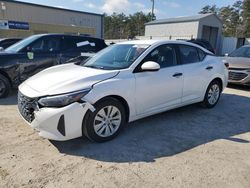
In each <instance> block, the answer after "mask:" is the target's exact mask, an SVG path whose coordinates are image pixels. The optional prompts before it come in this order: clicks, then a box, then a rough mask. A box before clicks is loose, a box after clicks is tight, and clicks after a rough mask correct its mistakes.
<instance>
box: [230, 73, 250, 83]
mask: <svg viewBox="0 0 250 188" xmlns="http://www.w3.org/2000/svg"><path fill="white" fill-rule="evenodd" d="M247 76H248V74H246V73H242V72H232V71H229V80H235V81H240V80H243V79H245V78H246V77H247Z"/></svg>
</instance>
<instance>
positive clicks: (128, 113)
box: [96, 95, 130, 122]
mask: <svg viewBox="0 0 250 188" xmlns="http://www.w3.org/2000/svg"><path fill="white" fill-rule="evenodd" d="M108 98H113V99H116V100H118V101H119V102H120V103H121V104H122V105H123V107H124V109H125V113H126V114H125V115H126V122H128V121H129V116H130V109H129V105H128V102H127V101H126V100H125V99H124V98H123V97H121V96H119V95H108V96H105V97H103V98H101V99H99V100H98V101H97V102H96V103H98V102H100V101H102V100H105V99H108Z"/></svg>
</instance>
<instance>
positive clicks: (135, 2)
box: [19, 0, 235, 19]
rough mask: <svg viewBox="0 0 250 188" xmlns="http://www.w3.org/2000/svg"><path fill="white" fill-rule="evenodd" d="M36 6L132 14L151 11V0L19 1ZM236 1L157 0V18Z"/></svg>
mask: <svg viewBox="0 0 250 188" xmlns="http://www.w3.org/2000/svg"><path fill="white" fill-rule="evenodd" d="M19 1H25V2H30V3H35V4H42V5H48V6H54V7H62V8H67V9H74V10H80V11H87V12H94V13H101V14H102V13H104V12H106V13H108V14H111V13H113V12H117V13H121V12H123V13H125V14H132V13H134V12H137V11H143V12H145V13H148V12H150V11H151V6H152V2H151V0H19ZM234 2H235V0H217V1H215V0H155V13H156V16H157V18H158V19H159V18H167V17H178V16H189V15H195V14H197V13H198V12H199V10H200V9H201V8H202V7H204V6H205V5H207V4H210V5H212V4H216V5H217V6H219V7H220V6H227V5H232V4H233V3H234Z"/></svg>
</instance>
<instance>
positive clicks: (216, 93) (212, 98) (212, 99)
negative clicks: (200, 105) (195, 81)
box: [208, 84, 220, 105]
mask: <svg viewBox="0 0 250 188" xmlns="http://www.w3.org/2000/svg"><path fill="white" fill-rule="evenodd" d="M219 97H220V86H219V85H218V84H213V85H212V86H211V88H210V89H209V91H208V102H209V104H211V105H214V104H215V103H216V102H217V101H218V99H219Z"/></svg>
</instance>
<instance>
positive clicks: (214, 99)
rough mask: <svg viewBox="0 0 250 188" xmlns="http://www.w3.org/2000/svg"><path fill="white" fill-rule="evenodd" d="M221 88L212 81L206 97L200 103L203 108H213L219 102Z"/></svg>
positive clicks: (215, 81)
mask: <svg viewBox="0 0 250 188" xmlns="http://www.w3.org/2000/svg"><path fill="white" fill-rule="evenodd" d="M221 92H222V87H221V85H220V83H219V82H218V81H217V80H214V81H212V82H211V83H210V84H209V86H208V88H207V91H206V95H205V97H204V100H203V102H202V104H203V106H205V107H207V108H213V107H214V106H215V105H216V104H217V103H218V101H219V99H220V95H221Z"/></svg>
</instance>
